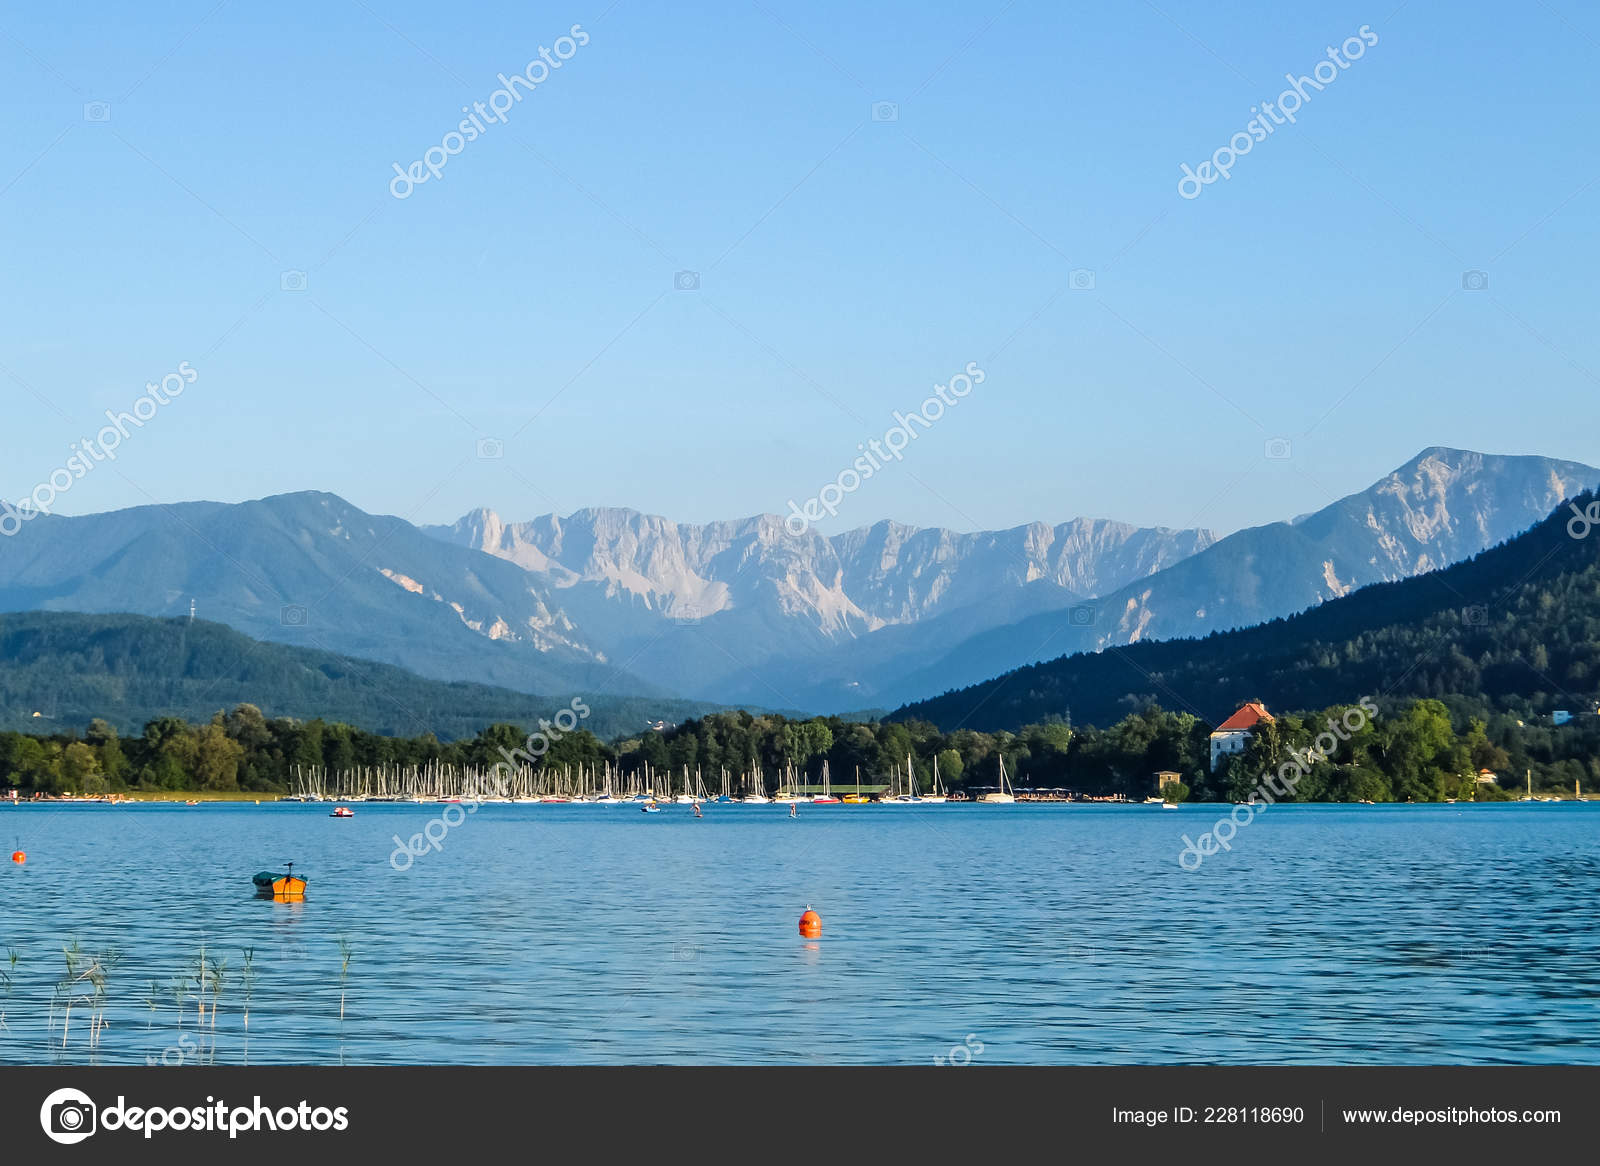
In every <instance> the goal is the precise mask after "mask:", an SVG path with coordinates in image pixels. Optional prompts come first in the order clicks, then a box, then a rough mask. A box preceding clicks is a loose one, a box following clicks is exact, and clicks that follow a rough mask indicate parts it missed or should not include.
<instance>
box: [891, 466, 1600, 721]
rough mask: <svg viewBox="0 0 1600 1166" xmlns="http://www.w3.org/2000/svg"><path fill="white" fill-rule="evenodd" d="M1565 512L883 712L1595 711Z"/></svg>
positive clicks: (1594, 669) (1591, 548)
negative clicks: (1266, 613)
mask: <svg viewBox="0 0 1600 1166" xmlns="http://www.w3.org/2000/svg"><path fill="white" fill-rule="evenodd" d="M1593 498H1594V496H1593V495H1592V494H1590V495H1585V496H1583V497H1582V498H1580V499H1578V501H1577V503H1576V505H1577V506H1578V508H1579V509H1580V510H1582V509H1584V508H1585V507H1586V506H1587V505H1589V504H1590V503H1591V502H1592V501H1593ZM1572 517H1573V511H1572V510H1571V509H1570V508H1569V507H1567V506H1563V507H1561V508H1560V509H1559V510H1557V511H1556V512H1555V513H1554V514H1552V515H1551V516H1550V517H1549V518H1547V519H1546V520H1545V521H1544V522H1542V523H1540V524H1539V525H1537V526H1535V527H1533V528H1532V529H1531V530H1529V531H1527V532H1526V533H1524V534H1522V535H1520V536H1519V537H1517V538H1515V539H1511V540H1509V541H1508V542H1505V543H1502V544H1501V545H1500V546H1497V547H1494V548H1492V549H1490V550H1487V551H1484V552H1483V553H1482V554H1480V555H1478V556H1476V557H1475V558H1473V559H1470V560H1467V561H1465V562H1462V563H1457V564H1455V565H1453V566H1450V567H1447V568H1445V569H1443V570H1440V571H1434V572H1432V573H1430V574H1426V575H1419V576H1416V577H1414V578H1411V579H1406V580H1402V581H1400V582H1396V583H1383V584H1376V585H1374V586H1371V587H1365V588H1363V589H1361V590H1359V591H1356V592H1354V593H1352V594H1350V595H1347V596H1344V597H1342V598H1339V599H1334V600H1330V601H1329V602H1327V603H1324V604H1322V605H1321V606H1320V607H1316V608H1312V609H1311V610H1310V611H1306V612H1303V613H1301V614H1300V615H1296V616H1292V617H1290V618H1288V619H1278V620H1273V621H1272V622H1270V623H1266V624H1262V625H1260V626H1259V627H1253V628H1247V629H1243V630H1240V631H1232V632H1219V633H1216V634H1213V635H1210V636H1207V637H1205V638H1204V639H1198V640H1168V641H1160V642H1153V643H1145V644H1134V645H1132V646H1129V647H1117V648H1110V649H1107V650H1106V651H1103V652H1099V653H1093V654H1077V655H1072V656H1063V657H1060V658H1058V659H1055V660H1050V661H1047V662H1045V663H1042V664H1035V665H1032V666H1030V667H1027V668H1021V669H1018V670H1016V671H1014V672H1009V673H1006V674H1005V675H1003V676H999V677H996V678H995V679H993V680H989V681H985V682H984V683H982V684H978V685H974V686H973V687H971V688H966V689H962V690H960V691H958V692H951V693H946V694H945V695H943V696H940V697H936V698H934V699H932V700H926V701H921V702H919V703H917V704H913V705H908V706H906V707H905V708H902V709H900V710H898V711H897V712H895V713H893V714H891V715H892V718H893V719H903V720H927V721H932V722H933V723H935V724H938V725H943V726H947V727H948V726H955V725H968V726H971V727H974V728H986V729H994V728H1015V727H1016V726H1018V725H1021V724H1026V723H1029V722H1033V721H1041V720H1044V719H1046V718H1047V717H1062V718H1065V719H1068V720H1070V721H1072V722H1073V723H1075V724H1100V725H1105V724H1110V723H1112V722H1113V721H1116V720H1118V719H1120V718H1121V717H1123V716H1125V715H1126V714H1128V713H1130V712H1133V711H1135V710H1137V709H1141V708H1143V707H1145V706H1146V705H1148V704H1151V703H1160V704H1163V705H1166V706H1167V707H1169V708H1182V709H1187V710H1188V711H1190V712H1193V713H1195V714H1196V715H1197V716H1200V717H1202V718H1207V719H1210V720H1212V721H1214V722H1215V721H1220V720H1221V719H1222V718H1224V717H1226V716H1227V715H1228V714H1230V713H1231V712H1233V710H1234V709H1235V708H1237V707H1238V706H1239V704H1240V703H1241V702H1242V701H1244V700H1247V699H1253V698H1258V697H1259V698H1261V699H1263V700H1265V701H1266V703H1267V704H1268V706H1269V707H1272V708H1277V707H1284V708H1300V709H1304V708H1320V707H1322V706H1325V705H1330V704H1334V703H1337V702H1340V701H1351V700H1355V699H1356V698H1357V697H1359V696H1360V695H1362V694H1372V695H1377V696H1380V697H1391V698H1396V697H1432V698H1438V699H1446V698H1449V699H1452V700H1453V701H1455V702H1456V703H1457V704H1462V703H1463V702H1464V704H1465V705H1466V706H1470V707H1471V708H1472V710H1473V711H1474V712H1475V713H1476V714H1477V715H1479V716H1482V717H1485V718H1487V717H1489V716H1490V715H1491V714H1493V713H1505V714H1511V715H1513V716H1515V717H1520V718H1521V719H1523V720H1526V721H1533V720H1536V719H1538V718H1541V717H1544V718H1548V717H1549V715H1550V714H1551V713H1552V712H1553V711H1555V710H1557V709H1566V710H1569V711H1571V712H1574V713H1576V712H1579V711H1582V710H1589V711H1592V710H1593V709H1594V708H1595V702H1596V699H1597V697H1600V532H1597V533H1595V534H1593V535H1590V536H1589V537H1587V538H1574V537H1572V535H1571V534H1569V533H1568V530H1567V523H1568V521H1569V520H1570V519H1571V518H1572Z"/></svg>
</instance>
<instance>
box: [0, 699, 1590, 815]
mask: <svg viewBox="0 0 1600 1166" xmlns="http://www.w3.org/2000/svg"><path fill="white" fill-rule="evenodd" d="M1379 703H1380V715H1379V716H1378V717H1377V718H1376V719H1375V720H1374V722H1373V723H1371V724H1368V725H1366V726H1365V727H1364V728H1362V729H1361V730H1360V731H1359V732H1356V733H1353V734H1351V735H1350V738H1349V740H1348V741H1343V742H1341V743H1340V744H1339V746H1338V748H1337V749H1335V750H1333V751H1332V752H1331V753H1330V755H1329V756H1328V758H1327V759H1326V760H1325V761H1319V762H1317V763H1316V764H1315V765H1314V766H1312V768H1311V772H1310V773H1309V775H1308V776H1307V777H1306V778H1305V779H1304V780H1303V781H1302V782H1301V783H1300V786H1299V788H1298V791H1297V792H1298V796H1299V797H1300V798H1302V799H1304V800H1332V801H1354V800H1360V799H1370V800H1372V801H1395V800H1398V801H1405V800H1414V801H1431V800H1439V799H1443V798H1450V797H1460V798H1471V797H1473V796H1474V795H1475V792H1476V796H1477V797H1479V798H1480V799H1481V798H1490V797H1499V796H1503V795H1502V794H1501V793H1500V791H1498V790H1497V789H1495V788H1492V787H1479V786H1477V784H1476V782H1475V781H1474V775H1475V774H1476V773H1477V771H1478V770H1479V769H1482V768H1488V769H1492V770H1494V771H1495V772H1496V773H1499V774H1501V775H1502V776H1503V777H1504V778H1505V781H1506V783H1507V784H1508V785H1511V786H1516V787H1519V788H1520V784H1521V781H1522V777H1521V775H1522V774H1523V772H1524V771H1525V770H1531V771H1532V773H1533V781H1534V788H1535V790H1536V791H1538V790H1555V791H1559V792H1562V793H1564V794H1569V793H1571V791H1572V787H1573V783H1574V782H1578V781H1581V782H1582V783H1583V784H1584V785H1585V786H1586V787H1600V762H1597V760H1596V759H1597V758H1600V717H1593V716H1589V717H1580V718H1577V719H1575V720H1574V721H1572V722H1571V723H1570V724H1567V725H1561V726H1553V725H1548V724H1545V725H1529V724H1524V723H1521V722H1519V721H1518V719H1517V718H1515V717H1511V716H1508V715H1505V714H1498V715H1495V716H1492V717H1490V718H1488V719H1487V720H1484V719H1481V718H1477V717H1474V716H1473V715H1472V713H1471V710H1470V708H1469V707H1468V706H1467V705H1465V704H1463V703H1461V702H1454V707H1452V705H1451V704H1447V703H1445V702H1441V701H1436V700H1409V701H1400V702H1379ZM1347 708H1348V706H1344V705H1341V706H1334V707H1332V708H1329V709H1325V710H1323V711H1321V712H1318V713H1316V714H1314V715H1280V716H1279V717H1278V718H1277V720H1276V721H1274V722H1273V723H1272V724H1270V725H1267V726H1264V727H1263V728H1262V730H1261V731H1260V732H1259V733H1258V734H1257V735H1256V737H1255V739H1254V740H1253V741H1252V742H1251V743H1250V744H1249V745H1248V746H1247V748H1246V749H1245V751H1244V752H1243V753H1241V754H1239V755H1237V756H1235V757H1229V758H1224V759H1223V761H1222V762H1221V763H1220V764H1219V766H1218V769H1217V771H1216V772H1215V773H1211V772H1208V769H1207V761H1208V758H1209V753H1208V742H1207V737H1208V734H1209V733H1210V729H1211V726H1210V725H1209V724H1207V723H1206V722H1202V721H1200V720H1198V719H1197V718H1196V717H1195V716H1194V715H1193V714H1192V713H1182V712H1177V713H1175V712H1170V711H1168V710H1165V709H1162V708H1159V707H1156V706H1151V707H1149V708H1146V709H1142V710H1140V711H1139V712H1137V713H1134V714H1132V715H1130V716H1128V717H1125V718H1123V719H1122V720H1120V721H1118V722H1117V723H1116V724H1114V725H1112V726H1111V727H1109V728H1107V729H1103V730H1102V729H1095V728H1073V727H1070V726H1068V725H1066V724H1065V723H1063V722H1060V721H1052V722H1045V723H1040V724H1035V725H1029V726H1026V727H1024V728H1022V729H1021V730H1020V731H1019V732H1016V733H1011V732H1008V731H1005V730H1000V731H996V732H993V733H982V732H977V731H974V730H971V729H957V730H955V731H953V732H950V733H943V732H940V731H939V730H938V729H936V728H935V727H934V726H933V725H931V724H929V723H927V722H926V721H910V722H878V723H874V724H862V723H859V722H851V721H846V720H842V719H840V718H838V717H816V718H812V719H810V720H804V721H795V720H788V719H786V718H784V717H781V716H777V715H771V714H768V715H756V714H752V713H748V712H719V713H714V714H711V715H710V716H706V717H702V718H697V719H695V720H691V721H686V722H684V723H683V724H680V725H678V726H676V727H674V728H670V729H667V730H665V731H663V732H647V733H645V734H643V735H641V736H637V737H631V738H628V739H626V740H620V741H616V742H613V743H610V744H607V743H605V742H602V741H601V740H600V739H599V738H598V737H596V736H595V735H594V734H592V733H590V732H588V731H587V730H579V731H577V732H575V733H571V734H568V735H566V736H563V737H561V738H560V739H559V740H557V741H556V742H555V743H554V745H553V746H552V747H551V749H550V751H549V753H548V754H547V755H546V757H545V759H544V764H546V765H553V766H563V765H566V766H576V765H589V766H592V765H596V764H600V763H603V762H610V763H612V764H615V765H619V766H620V767H621V768H622V769H623V770H625V771H643V770H644V769H645V767H646V766H648V767H650V769H652V770H654V771H656V772H657V773H660V772H663V771H671V772H673V773H678V772H681V770H682V768H683V767H684V766H687V767H689V769H690V770H691V771H693V770H695V769H696V768H698V769H700V771H701V772H702V773H703V774H704V776H705V779H706V783H707V785H708V786H710V787H712V788H713V789H715V788H717V785H718V783H719V781H720V771H721V770H722V769H723V768H724V767H725V768H727V769H728V770H729V771H730V772H731V773H734V774H738V773H741V772H748V771H750V770H751V768H752V761H753V762H754V763H755V764H756V765H759V766H760V768H761V769H762V770H763V771H764V773H765V776H766V781H767V785H768V788H769V790H770V789H771V788H772V786H773V784H774V783H775V781H776V779H777V777H778V774H779V773H780V771H781V770H782V769H783V768H784V767H785V766H791V765H792V766H794V767H796V769H797V770H799V771H801V772H803V773H805V774H807V775H808V776H809V777H810V778H811V779H812V780H813V781H814V780H815V779H816V777H817V775H818V774H819V773H820V772H821V768H822V763H823V762H824V761H827V762H828V763H829V766H830V769H831V772H832V774H833V777H834V781H835V784H836V785H838V786H847V785H849V784H850V783H851V782H852V781H853V780H854V778H855V774H856V771H857V768H858V767H859V769H860V772H861V775H862V781H863V783H864V784H871V785H879V784H882V783H886V782H887V781H888V780H889V775H890V774H891V772H894V771H900V772H903V770H904V765H905V761H906V758H907V756H908V755H909V756H910V757H911V758H912V764H913V766H914V768H915V770H916V772H917V775H918V783H919V786H921V787H922V788H924V789H926V788H927V785H928V783H929V781H930V780H931V778H932V770H933V763H934V759H935V758H937V759H938V764H939V772H940V776H941V778H942V779H943V780H944V781H945V782H946V783H947V784H948V785H949V786H950V787H951V788H952V789H953V790H955V791H962V790H975V789H980V788H984V787H992V786H993V785H994V781H995V775H996V773H997V769H998V764H999V758H1000V757H1002V756H1003V757H1004V758H1005V760H1006V768H1007V770H1008V771H1009V772H1010V773H1012V774H1013V775H1014V780H1015V782H1016V785H1017V787H1018V788H1019V789H1020V790H1024V791H1026V790H1027V789H1028V788H1030V787H1031V788H1037V789H1069V790H1072V791H1074V792H1076V793H1080V794H1086V795H1100V796H1103V795H1117V794H1120V795H1124V796H1128V797H1135V798H1142V797H1145V796H1147V795H1149V794H1152V793H1154V792H1155V784H1154V783H1155V776H1154V775H1155V774H1156V772H1157V771H1160V770H1173V771H1176V772H1178V773H1179V774H1180V775H1181V776H1182V779H1183V783H1184V786H1185V789H1186V793H1187V796H1189V797H1193V798H1200V799H1207V800H1236V799H1239V798H1243V797H1247V796H1248V794H1249V791H1250V790H1251V789H1253V788H1254V787H1255V786H1256V784H1257V782H1258V781H1259V780H1260V778H1261V776H1262V774H1264V773H1267V772H1273V771H1276V770H1277V769H1278V768H1279V767H1280V766H1281V765H1282V764H1283V762H1284V761H1285V760H1286V759H1287V758H1288V756H1289V754H1290V752H1291V751H1294V752H1303V751H1304V750H1305V749H1306V748H1308V747H1309V746H1310V745H1311V744H1312V742H1313V740H1314V738H1316V736H1317V735H1318V734H1319V733H1321V732H1322V731H1323V728H1324V726H1325V724H1326V722H1327V721H1328V719H1329V718H1330V717H1331V718H1335V719H1337V718H1339V717H1341V716H1342V715H1343V714H1344V713H1345V712H1346V711H1347ZM525 735H526V732H525V729H524V728H522V727H518V726H515V725H511V724H498V725H494V726H491V727H489V728H487V729H485V730H483V731H482V732H480V733H479V734H477V735H476V736H475V737H473V738H471V739H469V740H462V741H455V742H442V741H439V740H438V739H436V738H434V737H432V736H422V737H412V738H396V737H384V736H380V735H378V734H373V733H368V732H365V731H363V730H360V729H355V728H352V727H350V726H349V725H344V724H337V723H327V722H324V721H321V720H313V721H309V722H299V721H293V720H288V719H281V718H278V719H268V718H266V717H264V716H263V715H262V714H261V712H260V710H259V709H256V708H255V707H254V706H252V705H240V706H238V707H236V708H235V709H234V710H233V711H232V712H229V713H226V714H224V713H218V714H217V715H216V716H215V717H213V718H212V719H211V720H210V721H208V722H205V723H203V724H199V725H194V724H189V723H187V722H185V721H182V720H180V719H177V718H162V719H160V720H157V721H153V722H151V723H150V724H149V725H147V726H146V727H145V729H144V731H143V733H141V734H139V735H136V736H130V737H121V736H119V735H118V733H117V731H116V729H115V728H114V727H113V726H112V725H110V724H109V723H107V722H105V721H95V722H93V723H92V724H91V725H90V726H89V727H88V730H87V731H86V732H85V733H83V734H82V735H81V736H78V735H76V734H54V735H51V736H45V737H39V736H30V735H25V734H21V733H0V789H4V788H7V787H20V789H21V790H22V791H23V792H24V793H34V792H40V793H63V792H73V793H90V794H93V793H106V792H116V791H120V790H130V789H144V790H182V789H198V790H214V791H231V790H245V791H259V792H264V793H270V792H274V791H280V792H281V791H283V790H285V789H288V788H291V784H292V774H293V771H294V767H295V766H296V765H300V766H303V767H307V768H309V767H311V766H323V767H326V768H327V769H330V770H334V771H341V770H350V769H352V768H355V767H372V768H375V767H377V766H381V765H388V766H426V765H430V764H433V763H439V764H443V765H449V766H456V767H475V768H478V769H488V768H489V767H491V766H493V765H494V763H495V762H497V761H499V760H500V759H501V757H502V756H503V754H502V753H501V750H502V749H505V750H515V749H516V748H517V747H518V746H519V745H520V744H521V743H522V742H523V739H524V737H525Z"/></svg>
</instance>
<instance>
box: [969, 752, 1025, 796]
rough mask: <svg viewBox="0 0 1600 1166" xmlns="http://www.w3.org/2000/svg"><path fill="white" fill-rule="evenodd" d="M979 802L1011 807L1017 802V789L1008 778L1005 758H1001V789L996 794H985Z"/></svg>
mask: <svg viewBox="0 0 1600 1166" xmlns="http://www.w3.org/2000/svg"><path fill="white" fill-rule="evenodd" d="M978 800H979V801H980V802H988V803H989V804H990V805H1000V806H1009V805H1011V804H1012V803H1013V802H1015V801H1016V800H1017V794H1016V789H1015V787H1013V786H1012V784H1011V780H1010V779H1009V778H1008V777H1006V759H1005V757H1004V756H1002V757H1001V758H1000V788H999V789H998V790H996V791H995V792H994V793H989V794H984V795H983V796H982V797H981V798H979V799H978Z"/></svg>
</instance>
